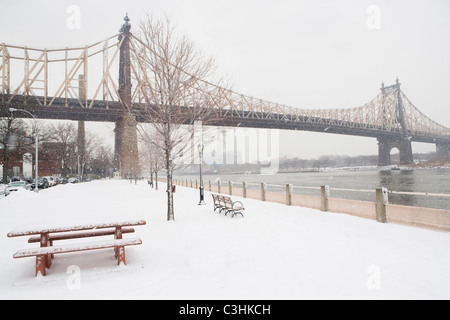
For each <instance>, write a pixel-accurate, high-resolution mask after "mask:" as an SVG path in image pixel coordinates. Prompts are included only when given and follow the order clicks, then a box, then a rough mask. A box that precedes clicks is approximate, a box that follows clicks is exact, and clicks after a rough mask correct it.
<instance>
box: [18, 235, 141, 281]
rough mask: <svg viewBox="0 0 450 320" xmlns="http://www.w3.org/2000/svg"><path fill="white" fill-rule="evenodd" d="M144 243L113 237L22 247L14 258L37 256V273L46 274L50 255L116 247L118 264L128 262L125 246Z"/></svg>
mask: <svg viewBox="0 0 450 320" xmlns="http://www.w3.org/2000/svg"><path fill="white" fill-rule="evenodd" d="M138 244H142V240H141V239H139V238H133V239H113V240H104V241H96V242H84V243H75V244H68V245H63V246H50V247H40V248H32V249H22V250H19V251H17V252H16V253H15V254H14V256H13V257H14V258H26V257H36V275H39V274H41V275H43V276H45V258H46V257H48V256H49V255H54V254H59V253H69V252H80V251H88V250H97V249H108V248H114V249H116V250H117V257H116V258H117V264H118V265H120V264H121V263H123V264H126V259H125V247H126V246H133V245H138Z"/></svg>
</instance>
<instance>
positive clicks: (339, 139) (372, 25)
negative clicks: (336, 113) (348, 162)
mask: <svg viewBox="0 0 450 320" xmlns="http://www.w3.org/2000/svg"><path fill="white" fill-rule="evenodd" d="M145 12H148V13H150V14H153V15H154V16H155V17H163V16H164V15H167V16H168V17H169V18H170V19H171V20H172V21H173V23H174V24H175V26H176V31H177V32H178V33H179V34H186V35H187V36H188V37H189V38H190V39H191V40H192V41H193V42H194V44H195V46H196V48H197V49H199V50H201V51H203V52H204V53H205V55H207V56H208V55H209V56H213V57H214V58H215V60H216V64H217V66H218V68H217V73H218V76H223V77H224V78H225V79H227V80H228V82H229V83H230V84H231V85H232V87H233V90H234V91H236V92H239V93H243V94H246V95H250V96H253V97H257V98H261V99H265V100H270V101H274V102H277V103H281V104H285V105H290V106H294V107H298V108H308V109H314V108H349V107H357V106H361V105H363V104H365V103H367V102H369V101H370V100H371V99H373V98H374V97H375V96H376V95H377V94H378V93H379V89H380V87H381V83H382V82H384V83H385V84H386V85H389V84H393V83H394V82H395V79H396V78H397V77H398V78H399V79H400V82H401V83H402V90H403V91H404V93H405V94H406V95H407V96H408V98H409V99H410V100H411V101H412V103H413V104H414V105H415V106H416V107H417V108H418V109H419V110H420V111H421V112H422V113H424V114H425V115H426V116H428V117H429V118H431V119H433V120H434V121H436V122H438V123H440V124H442V125H444V126H446V127H450V117H449V114H450V112H449V101H450V90H448V86H449V84H450V59H449V57H450V19H449V18H448V17H449V16H450V2H448V1H446V0H432V1H418V0H415V1H406V0H398V1H387V0H372V1H366V0H341V1H333V0H322V1H298V0H291V1H288V0H281V1H261V0H259V1H256V0H239V1H237V0H227V1H224V0H215V1H211V0H209V1H208V0H166V1H151V0H146V1H144V0H138V1H127V2H124V1H117V0H113V1H82V0H71V1H66V0H58V1H50V0H45V1H24V0H16V1H6V0H0V27H1V28H0V43H3V42H4V43H7V44H17V45H26V46H29V47H39V48H63V47H76V46H84V45H87V44H91V43H94V42H97V41H100V40H103V39H106V38H107V37H109V36H111V35H114V34H115V33H118V30H119V27H120V25H121V24H122V23H123V17H124V16H125V14H126V13H128V15H129V17H130V18H131V24H132V29H131V30H132V32H133V31H135V32H137V29H138V23H139V21H140V20H142V19H144V18H145ZM87 128H88V129H91V130H95V131H96V132H99V134H100V135H102V136H104V137H105V139H106V140H108V141H112V140H113V139H112V137H111V136H110V135H111V134H112V129H113V128H114V126H113V124H106V123H95V124H87ZM279 136H280V156H284V155H287V156H291V157H294V156H297V157H301V158H312V157H319V156H320V155H324V154H347V155H368V154H376V153H377V151H378V149H377V142H376V139H374V138H363V137H350V136H341V135H333V134H319V133H313V132H292V131H289V132H287V131H280V134H279ZM433 150H435V147H434V145H431V144H419V143H414V144H413V152H428V151H433Z"/></svg>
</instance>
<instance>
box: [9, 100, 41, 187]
mask: <svg viewBox="0 0 450 320" xmlns="http://www.w3.org/2000/svg"><path fill="white" fill-rule="evenodd" d="M9 111H11V113H12V112H15V111H21V112H25V113H28V114H29V115H30V116H31V117H33V119H34V134H35V136H36V139H35V140H36V141H35V144H36V155H35V158H36V159H35V170H34V172H35V175H36V180H35V183H34V192H36V193H39V164H38V163H39V136H38V133H37V120H36V117H35V116H34V115H33V114H32V113H31V112H29V111H27V110H23V109H16V108H9Z"/></svg>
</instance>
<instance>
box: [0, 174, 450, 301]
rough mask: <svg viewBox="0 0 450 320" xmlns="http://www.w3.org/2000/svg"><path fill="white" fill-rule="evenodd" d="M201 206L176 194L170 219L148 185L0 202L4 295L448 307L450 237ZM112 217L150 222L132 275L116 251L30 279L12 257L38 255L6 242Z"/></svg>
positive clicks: (351, 220) (274, 209)
mask: <svg viewBox="0 0 450 320" xmlns="http://www.w3.org/2000/svg"><path fill="white" fill-rule="evenodd" d="M74 199H77V200H76V201H75V200H74ZM205 199H206V203H207V205H206V206H199V205H198V190H195V189H191V188H185V187H180V186H178V187H177V189H176V192H175V210H176V211H175V219H176V220H175V221H172V222H167V221H166V205H167V204H166V193H165V188H163V187H161V188H160V190H159V191H155V190H154V189H152V188H150V187H149V186H148V185H147V183H146V182H143V181H138V183H137V185H135V184H134V183H133V184H131V183H129V182H128V181H94V182H89V183H80V184H75V185H70V184H68V185H61V186H58V187H55V188H50V189H46V190H43V191H42V192H40V193H39V194H35V193H33V192H18V193H15V194H12V195H11V196H8V197H6V198H3V199H0V206H1V211H0V217H1V219H2V224H1V225H0V234H2V235H3V236H2V237H3V238H2V240H1V241H0V249H1V250H2V252H3V255H1V256H0V298H1V299H34V298H43V299H205V300H216V299H225V300H229V299H232V300H235V299H256V300H259V299H449V298H450V292H449V290H448V288H449V287H450V275H449V273H448V270H449V268H450V252H449V251H448V243H449V242H450V233H445V232H436V231H430V230H425V229H419V228H412V227H406V226H401V225H398V224H393V223H391V224H380V223H376V222H373V221H371V220H367V219H361V218H358V217H353V216H349V215H344V214H338V213H333V212H321V211H319V210H313V209H306V208H300V207H293V206H292V207H289V206H286V205H282V204H277V203H270V202H262V201H259V200H253V199H244V198H242V197H239V196H233V199H235V200H240V201H242V202H243V203H244V205H245V208H246V210H245V212H244V215H245V216H244V218H241V217H239V216H237V217H234V218H230V216H224V215H222V214H218V213H217V212H214V211H213V205H212V203H211V200H210V199H211V196H210V193H209V192H206V194H205ZM29 208H33V210H30V209H29ZM51 208H56V210H52V209H51ZM111 215H122V216H125V217H127V216H130V217H131V216H133V217H135V216H141V217H142V218H144V219H145V220H146V221H147V225H146V226H142V227H137V228H136V236H138V237H141V238H142V240H143V244H142V245H141V246H136V247H130V248H129V249H128V248H127V266H126V267H123V268H122V267H121V268H118V267H117V266H115V265H114V256H113V254H112V251H110V250H105V251H104V252H103V253H102V252H94V253H92V254H90V253H78V254H77V253H74V254H62V255H56V256H55V260H54V264H53V266H52V268H51V269H50V270H49V272H48V274H47V276H46V277H44V278H35V277H34V268H35V260H34V259H32V258H29V259H28V258H24V259H13V258H12V255H13V253H14V252H15V251H17V250H18V249H22V248H25V247H29V246H33V245H30V244H27V243H26V239H25V238H20V237H19V238H6V234H7V233H8V232H9V231H11V230H12V229H14V228H16V227H17V226H18V225H22V224H25V223H26V224H28V223H34V222H39V223H43V222H49V221H52V222H54V221H58V220H69V219H74V218H76V219H78V220H79V219H97V218H101V217H108V216H111ZM78 241H79V240H78ZM74 265H76V266H78V267H79V268H80V270H81V273H80V277H81V278H80V282H79V284H80V286H79V287H76V288H73V286H70V284H72V282H70V281H71V278H73V274H72V273H67V270H68V268H69V267H70V266H74ZM117 288H126V289H124V290H117ZM43 293H44V295H43Z"/></svg>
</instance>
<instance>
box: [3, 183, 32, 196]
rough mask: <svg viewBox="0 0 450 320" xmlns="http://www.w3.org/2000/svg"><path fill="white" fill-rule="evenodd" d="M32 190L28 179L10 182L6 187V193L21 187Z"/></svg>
mask: <svg viewBox="0 0 450 320" xmlns="http://www.w3.org/2000/svg"><path fill="white" fill-rule="evenodd" d="M21 188H22V189H25V190H30V189H31V186H30V185H29V184H28V183H27V182H26V181H14V182H11V183H10V184H8V186H7V187H6V189H5V195H9V194H10V193H11V192H13V191H17V190H19V189H21Z"/></svg>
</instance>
